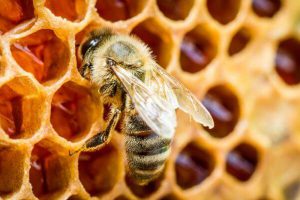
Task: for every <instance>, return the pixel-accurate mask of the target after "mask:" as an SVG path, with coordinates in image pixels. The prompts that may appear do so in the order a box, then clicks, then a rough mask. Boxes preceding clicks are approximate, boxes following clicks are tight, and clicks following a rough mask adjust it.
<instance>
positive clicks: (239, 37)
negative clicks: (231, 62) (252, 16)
mask: <svg viewBox="0 0 300 200" xmlns="http://www.w3.org/2000/svg"><path fill="white" fill-rule="evenodd" d="M250 40H251V33H250V31H249V30H248V29H247V28H241V29H240V30H239V31H238V32H237V33H236V34H235V35H234V36H233V38H232V39H231V42H230V45H229V49H228V53H229V55H230V56H233V55H235V54H237V53H239V52H240V51H242V50H243V49H244V48H245V47H246V46H247V44H248V43H249V41H250Z"/></svg>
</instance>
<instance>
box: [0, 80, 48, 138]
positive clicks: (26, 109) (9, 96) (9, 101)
mask: <svg viewBox="0 0 300 200" xmlns="http://www.w3.org/2000/svg"><path fill="white" fill-rule="evenodd" d="M21 81H22V80H21ZM17 82H18V79H14V80H12V81H10V82H9V83H7V84H5V85H3V86H2V87H1V88H0V127H1V128H2V130H4V132H5V133H6V134H7V135H8V136H9V137H10V138H14V139H20V138H29V137H31V136H32V135H33V134H34V133H35V131H36V130H37V129H38V128H39V126H40V124H41V116H42V114H43V112H44V108H43V107H41V105H42V102H41V101H42V100H40V99H37V97H36V96H34V95H32V94H30V93H29V94H22V93H21V91H20V90H22V89H23V87H19V86H20V85H19V84H18V83H17ZM13 84H16V85H13ZM18 87H19V88H18ZM24 116H26V117H24Z"/></svg>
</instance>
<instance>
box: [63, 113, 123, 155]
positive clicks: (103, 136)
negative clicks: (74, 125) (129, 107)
mask: <svg viewBox="0 0 300 200" xmlns="http://www.w3.org/2000/svg"><path fill="white" fill-rule="evenodd" d="M120 116H121V111H120V110H118V109H116V110H115V112H114V114H113V116H112V118H111V120H110V121H109V123H108V126H107V127H106V129H105V130H104V131H101V132H99V133H97V134H96V135H94V136H93V137H92V138H90V139H88V140H87V141H86V142H85V144H84V145H83V146H82V147H81V148H80V149H78V150H76V151H74V152H70V151H69V155H70V156H72V155H74V154H75V153H78V152H80V151H95V150H97V149H99V148H101V147H102V145H104V144H107V143H108V142H109V141H110V139H111V133H112V132H113V130H114V129H115V127H116V125H117V122H118V121H119V118H120Z"/></svg>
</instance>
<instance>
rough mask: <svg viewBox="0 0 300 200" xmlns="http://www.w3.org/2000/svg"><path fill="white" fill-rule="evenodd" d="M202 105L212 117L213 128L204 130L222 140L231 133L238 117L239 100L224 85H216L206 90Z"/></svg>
mask: <svg viewBox="0 0 300 200" xmlns="http://www.w3.org/2000/svg"><path fill="white" fill-rule="evenodd" d="M203 105H204V106H205V107H206V108H207V110H208V111H209V112H210V114H211V115H212V117H213V119H214V122H215V126H214V128H212V129H208V128H205V130H206V131H207V132H208V133H209V134H210V135H212V136H213V137H216V138H223V137H225V136H227V135H228V134H229V133H231V132H232V131H233V129H234V127H235V125H236V124H237V122H238V120H239V116H240V106H239V100H238V98H237V96H236V95H235V94H234V92H233V91H231V90H230V88H228V87H227V86H225V85H217V86H215V87H213V88H211V89H209V90H208V92H207V93H206V95H205V97H204V99H203Z"/></svg>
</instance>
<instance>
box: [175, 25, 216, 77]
mask: <svg viewBox="0 0 300 200" xmlns="http://www.w3.org/2000/svg"><path fill="white" fill-rule="evenodd" d="M213 36H214V37H216V38H215V39H214V40H213V39H212V38H213ZM216 42H217V36H216V35H215V34H214V33H213V31H212V30H209V29H208V28H207V27H205V26H198V27H196V28H195V29H193V30H192V31H190V32H189V33H187V34H186V35H185V36H184V38H183V41H182V42H181V46H180V65H181V68H182V70H183V71H186V72H190V73H196V72H198V71H200V70H202V69H204V68H205V67H206V66H207V65H208V64H209V63H210V62H211V61H212V59H213V58H214V57H215V56H216V53H217V46H216Z"/></svg>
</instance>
